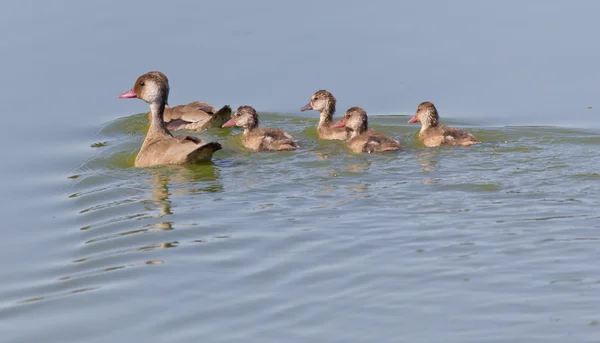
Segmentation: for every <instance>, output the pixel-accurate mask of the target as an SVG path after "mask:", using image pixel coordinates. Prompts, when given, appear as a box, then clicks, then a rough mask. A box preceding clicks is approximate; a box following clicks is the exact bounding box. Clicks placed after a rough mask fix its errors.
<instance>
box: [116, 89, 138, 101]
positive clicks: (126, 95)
mask: <svg viewBox="0 0 600 343" xmlns="http://www.w3.org/2000/svg"><path fill="white" fill-rule="evenodd" d="M119 98H121V99H132V98H137V94H135V91H134V90H133V88H131V89H130V90H128V91H127V92H123V93H121V95H119Z"/></svg>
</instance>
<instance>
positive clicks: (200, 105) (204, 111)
mask: <svg viewBox="0 0 600 343" xmlns="http://www.w3.org/2000/svg"><path fill="white" fill-rule="evenodd" d="M150 117H151V114H150V113H148V119H150ZM230 118H231V107H229V106H228V105H225V106H223V107H222V108H221V109H220V110H218V111H217V109H216V108H214V107H213V106H212V105H210V104H207V103H205V102H201V101H194V102H191V103H189V104H187V105H179V106H175V107H171V106H169V105H166V106H165V113H164V118H163V120H164V121H165V123H166V124H167V129H169V130H171V131H176V130H188V131H204V130H207V129H210V128H211V127H221V125H223V124H225V123H226V122H227V121H228V120H229V119H230Z"/></svg>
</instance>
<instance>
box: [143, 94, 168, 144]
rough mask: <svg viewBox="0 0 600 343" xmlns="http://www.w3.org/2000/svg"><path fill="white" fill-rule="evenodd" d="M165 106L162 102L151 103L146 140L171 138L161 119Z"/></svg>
mask: <svg viewBox="0 0 600 343" xmlns="http://www.w3.org/2000/svg"><path fill="white" fill-rule="evenodd" d="M165 106H166V103H165V102H164V101H161V102H153V103H151V104H150V129H148V134H147V135H146V140H150V139H154V138H163V137H172V135H171V133H170V132H169V130H168V129H167V125H166V124H165V121H164V119H163V116H164V113H165Z"/></svg>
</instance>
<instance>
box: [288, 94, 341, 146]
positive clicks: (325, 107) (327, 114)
mask: <svg viewBox="0 0 600 343" xmlns="http://www.w3.org/2000/svg"><path fill="white" fill-rule="evenodd" d="M336 102H337V100H336V99H335V97H334V96H333V94H331V93H330V92H328V91H326V90H324V89H322V90H319V91H317V92H315V94H313V96H312V97H311V99H310V102H309V103H308V104H306V105H304V107H302V108H301V109H300V112H304V111H312V110H315V111H319V112H321V118H320V119H319V125H317V134H318V135H319V138H321V139H332V140H346V139H347V138H348V132H347V131H346V130H344V129H343V128H334V127H331V125H332V124H333V114H334V113H335V104H336Z"/></svg>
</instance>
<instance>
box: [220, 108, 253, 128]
mask: <svg viewBox="0 0 600 343" xmlns="http://www.w3.org/2000/svg"><path fill="white" fill-rule="evenodd" d="M233 126H239V127H241V128H243V129H244V131H249V130H252V129H254V128H256V127H258V114H257V113H256V110H255V109H254V107H252V106H240V107H238V109H237V110H236V111H235V113H234V114H233V116H232V117H231V119H229V121H228V122H226V123H225V124H223V126H222V127H233Z"/></svg>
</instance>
